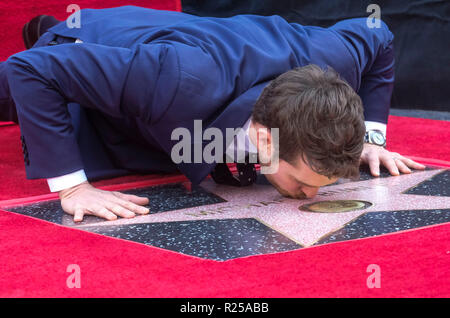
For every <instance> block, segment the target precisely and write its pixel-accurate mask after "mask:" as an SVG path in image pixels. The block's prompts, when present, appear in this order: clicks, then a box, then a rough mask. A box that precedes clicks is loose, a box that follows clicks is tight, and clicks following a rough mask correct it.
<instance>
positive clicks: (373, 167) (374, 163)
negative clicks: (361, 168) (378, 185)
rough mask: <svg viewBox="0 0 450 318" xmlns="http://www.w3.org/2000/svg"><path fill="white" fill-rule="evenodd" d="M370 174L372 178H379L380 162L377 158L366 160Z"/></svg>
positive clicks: (372, 157)
mask: <svg viewBox="0 0 450 318" xmlns="http://www.w3.org/2000/svg"><path fill="white" fill-rule="evenodd" d="M368 163H369V168H370V172H371V173H372V175H373V176H374V177H379V176H380V160H379V158H378V156H370V157H369V159H368Z"/></svg>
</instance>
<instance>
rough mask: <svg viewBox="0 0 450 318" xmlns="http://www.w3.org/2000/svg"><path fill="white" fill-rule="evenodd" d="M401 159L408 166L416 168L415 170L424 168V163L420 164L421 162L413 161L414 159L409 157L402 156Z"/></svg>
mask: <svg viewBox="0 0 450 318" xmlns="http://www.w3.org/2000/svg"><path fill="white" fill-rule="evenodd" d="M402 161H403V163H404V164H406V165H407V166H408V167H409V168H412V169H417V170H424V169H425V166H424V165H422V164H420V163H417V162H415V161H413V160H411V159H409V158H405V157H402Z"/></svg>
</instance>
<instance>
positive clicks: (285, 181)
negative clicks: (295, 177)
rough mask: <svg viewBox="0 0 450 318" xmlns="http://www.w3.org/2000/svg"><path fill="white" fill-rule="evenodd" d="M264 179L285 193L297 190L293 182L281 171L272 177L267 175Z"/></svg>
mask: <svg viewBox="0 0 450 318" xmlns="http://www.w3.org/2000/svg"><path fill="white" fill-rule="evenodd" d="M266 177H267V179H268V180H269V181H270V182H271V183H272V184H273V183H275V184H276V185H277V186H278V187H279V188H281V189H283V190H285V191H288V192H293V191H294V190H295V189H296V188H297V183H295V182H293V181H292V180H291V178H289V176H288V175H287V174H284V173H282V172H281V171H279V172H277V173H275V174H272V175H267V176H266Z"/></svg>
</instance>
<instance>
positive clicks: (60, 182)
mask: <svg viewBox="0 0 450 318" xmlns="http://www.w3.org/2000/svg"><path fill="white" fill-rule="evenodd" d="M86 180H87V178H86V174H85V173H84V170H83V169H81V170H78V171H75V172H72V173H69V174H66V175H63V176H60V177H55V178H48V179H47V183H48V187H49V188H50V192H58V191H61V190H64V189H67V188H70V187H74V186H76V185H78V184H80V183H83V182H84V181H86Z"/></svg>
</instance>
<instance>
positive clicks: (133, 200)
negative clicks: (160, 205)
mask: <svg viewBox="0 0 450 318" xmlns="http://www.w3.org/2000/svg"><path fill="white" fill-rule="evenodd" d="M114 194H115V195H116V196H117V197H118V198H120V199H121V201H120V204H121V205H122V206H123V207H124V208H126V209H128V210H130V211H132V212H134V213H136V214H148V213H149V212H150V210H149V209H148V208H146V207H143V206H141V205H145V204H148V203H149V199H148V198H145V197H138V196H137V195H133V194H125V193H121V192H114Z"/></svg>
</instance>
